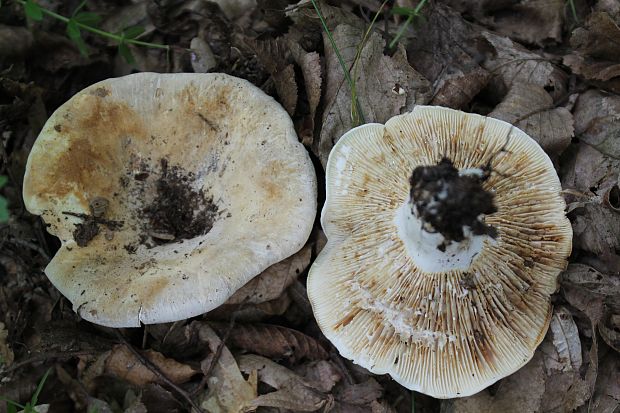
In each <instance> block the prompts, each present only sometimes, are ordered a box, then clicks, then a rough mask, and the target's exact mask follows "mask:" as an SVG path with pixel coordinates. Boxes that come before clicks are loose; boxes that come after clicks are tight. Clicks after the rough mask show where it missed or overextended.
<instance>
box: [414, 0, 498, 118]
mask: <svg viewBox="0 0 620 413" xmlns="http://www.w3.org/2000/svg"><path fill="white" fill-rule="evenodd" d="M427 19H428V22H427V23H425V24H423V25H421V27H419V28H418V29H416V36H415V38H414V39H413V40H412V42H411V43H410V45H409V46H408V48H407V54H408V56H409V59H410V62H411V65H412V66H413V67H414V68H415V69H416V70H418V71H419V72H420V73H421V74H422V75H423V76H425V77H426V78H427V79H428V80H430V82H431V84H432V89H433V99H432V101H431V103H432V104H434V105H439V106H447V107H451V108H454V109H463V108H465V107H466V105H468V104H469V102H471V100H472V99H473V98H474V96H476V95H477V94H478V92H480V91H481V90H482V89H483V88H484V87H485V86H486V85H487V83H488V82H489V80H490V79H491V75H490V73H489V72H488V71H487V70H486V69H484V68H482V67H481V66H480V62H481V61H482V57H483V54H482V51H481V50H479V49H478V43H480V42H479V41H478V40H477V39H479V37H480V28H479V27H476V26H474V25H472V24H471V23H469V22H467V21H465V19H463V18H462V17H461V16H460V15H459V14H458V13H456V12H454V11H453V10H451V9H449V8H447V7H444V6H442V5H441V4H436V5H434V6H433V7H432V8H431V9H430V10H429V14H428V16H427ZM456 44H458V45H459V46H458V47H455V45H456Z"/></svg>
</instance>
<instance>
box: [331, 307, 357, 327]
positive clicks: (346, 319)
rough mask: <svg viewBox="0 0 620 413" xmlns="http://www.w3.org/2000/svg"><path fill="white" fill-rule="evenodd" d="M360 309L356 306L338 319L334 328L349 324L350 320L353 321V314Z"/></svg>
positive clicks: (355, 314)
mask: <svg viewBox="0 0 620 413" xmlns="http://www.w3.org/2000/svg"><path fill="white" fill-rule="evenodd" d="M360 311H362V310H361V309H360V308H356V309H354V310H353V311H351V312H350V313H349V314H347V315H346V316H345V317H344V318H343V319H342V320H340V321H338V322H337V323H336V324H335V325H334V329H335V330H337V329H339V328H341V327H346V326H347V325H349V324H350V323H351V321H353V319H354V318H355V316H357V315H358V314H359V313H360Z"/></svg>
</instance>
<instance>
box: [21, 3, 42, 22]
mask: <svg viewBox="0 0 620 413" xmlns="http://www.w3.org/2000/svg"><path fill="white" fill-rule="evenodd" d="M24 12H26V16H28V17H30V18H31V19H32V20H36V21H39V20H43V9H42V8H41V6H39V5H38V4H37V3H35V2H34V1H32V0H26V3H24Z"/></svg>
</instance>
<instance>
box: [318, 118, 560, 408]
mask: <svg viewBox="0 0 620 413" xmlns="http://www.w3.org/2000/svg"><path fill="white" fill-rule="evenodd" d="M504 145H505V147H504ZM443 156H447V157H449V158H450V159H451V160H452V161H453V162H454V165H455V167H456V168H458V169H459V170H460V171H461V173H479V172H480V169H479V168H481V167H483V166H485V165H486V164H487V163H488V162H489V161H490V160H491V163H490V165H491V167H492V169H493V170H494V171H495V173H493V174H491V176H490V177H489V178H488V179H487V180H486V181H484V184H483V186H484V188H485V189H487V190H491V191H493V192H494V193H495V204H496V206H497V209H498V211H497V212H496V213H494V214H491V215H488V216H487V217H486V219H485V222H486V223H487V224H489V225H492V226H493V227H495V229H497V231H498V236H497V238H496V239H492V238H490V237H489V236H487V235H484V236H475V237H472V239H470V241H471V242H468V244H467V245H466V246H464V247H463V250H460V249H459V248H460V247H459V245H458V244H459V243H452V244H451V245H450V246H449V247H448V248H447V250H446V254H442V253H441V252H440V251H439V250H438V249H437V245H438V243H437V242H436V241H437V240H436V239H434V237H440V236H441V235H440V234H428V233H426V232H424V233H423V234H424V235H422V238H421V239H412V238H411V237H408V234H411V233H413V232H412V228H413V227H408V225H410V224H409V222H410V221H407V219H408V218H403V216H404V215H403V214H404V212H403V211H409V215H410V212H411V208H410V206H409V205H408V204H407V202H408V200H409V190H410V185H409V181H408V179H409V177H410V176H411V173H412V170H413V169H414V168H415V167H417V166H422V165H436V164H437V163H438V162H439V161H440V160H441V159H442V157H443ZM326 180H327V184H326V185H327V188H326V196H327V199H326V202H325V206H324V208H323V212H322V216H321V221H322V225H323V228H324V231H325V233H326V235H327V238H328V243H327V245H326V247H325V248H324V249H323V250H322V252H321V253H320V255H319V257H318V258H317V260H316V261H315V262H314V264H313V265H312V267H311V269H310V273H309V276H308V295H309V297H310V301H311V303H312V307H313V310H314V314H315V316H316V318H317V321H318V324H319V326H320V328H321V330H322V331H323V333H324V334H325V336H326V337H327V338H328V339H329V340H330V341H331V342H332V343H333V344H334V345H335V346H336V348H337V349H338V350H339V351H340V353H341V354H342V355H343V356H344V357H346V358H349V359H351V360H353V361H354V362H355V363H357V364H359V365H361V366H363V367H365V368H367V369H369V370H370V371H371V372H374V373H377V374H384V373H388V374H390V375H391V376H392V377H393V378H394V379H395V380H396V381H398V382H399V383H401V384H402V385H403V386H405V387H407V388H409V389H412V390H416V391H419V392H422V393H425V394H428V395H431V396H434V397H438V398H452V397H463V396H468V395H471V394H474V393H477V392H479V391H480V390H482V389H484V388H485V387H487V386H489V385H490V384H492V383H494V382H495V381H497V380H499V379H501V378H502V377H505V376H507V375H509V374H511V373H513V372H515V371H516V370H518V369H519V368H520V367H521V366H523V365H524V364H525V363H527V362H528V360H530V358H531V357H532V355H533V353H534V349H535V348H536V347H537V346H538V344H539V343H540V342H541V341H542V339H543V337H544V335H545V332H546V330H547V327H548V325H549V321H550V317H551V310H552V308H551V303H550V295H551V294H552V293H553V292H554V291H556V287H557V282H556V279H557V276H558V274H559V273H560V272H561V271H562V270H563V269H564V268H565V266H566V258H567V257H568V255H569V254H570V251H571V239H572V230H571V225H570V223H569V221H568V219H567V218H566V216H565V214H564V205H565V204H564V200H563V198H562V196H561V194H560V191H561V187H560V182H559V180H558V177H557V174H556V172H555V170H554V168H553V165H552V163H551V161H550V159H549V157H548V156H547V155H546V154H545V153H544V152H543V150H542V149H541V148H540V147H539V146H538V144H536V142H535V141H534V140H532V139H531V138H530V137H529V136H527V135H526V134H525V133H524V132H523V131H521V130H519V129H518V128H516V127H513V126H511V125H510V124H508V123H506V122H503V121H500V120H496V119H491V118H486V117H483V116H479V115H474V114H466V113H463V112H460V111H456V110H452V109H447V108H440V107H426V106H417V107H415V108H414V110H413V112H411V113H407V114H404V115H400V116H396V117H394V118H392V119H390V120H388V122H387V123H386V124H385V125H381V124H368V125H363V126H360V127H357V128H355V129H353V130H351V131H349V132H347V133H346V134H345V135H344V136H343V137H342V138H341V139H340V140H339V141H338V143H337V144H336V146H335V147H334V149H333V150H332V152H331V154H330V156H329V161H328V163H327V170H326ZM413 238H415V237H413Z"/></svg>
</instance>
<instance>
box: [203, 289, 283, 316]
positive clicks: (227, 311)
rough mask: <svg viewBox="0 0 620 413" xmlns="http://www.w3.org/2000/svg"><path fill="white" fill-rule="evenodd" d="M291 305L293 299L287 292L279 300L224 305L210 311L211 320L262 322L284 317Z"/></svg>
mask: <svg viewBox="0 0 620 413" xmlns="http://www.w3.org/2000/svg"><path fill="white" fill-rule="evenodd" d="M290 305H291V297H289V295H288V293H287V292H286V291H285V292H284V293H282V294H280V296H279V297H278V298H276V299H275V300H271V301H265V302H264V303H258V304H234V305H228V304H224V305H221V306H219V307H218V308H216V309H214V310H212V311H209V312H208V313H207V318H208V319H209V320H230V319H231V317H235V320H236V321H238V322H242V323H250V322H260V321H264V320H265V319H268V318H270V317H273V316H278V315H282V314H284V313H285V312H286V310H287V309H288V308H289V306H290Z"/></svg>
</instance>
